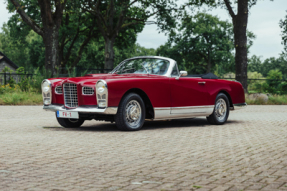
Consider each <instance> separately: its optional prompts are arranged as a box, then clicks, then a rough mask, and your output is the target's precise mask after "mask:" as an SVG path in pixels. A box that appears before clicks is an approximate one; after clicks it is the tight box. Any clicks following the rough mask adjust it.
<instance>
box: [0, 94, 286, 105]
mask: <svg viewBox="0 0 287 191" xmlns="http://www.w3.org/2000/svg"><path fill="white" fill-rule="evenodd" d="M245 101H246V103H247V104H248V105H287V95H272V96H269V97H268V101H267V102H265V101H264V100H263V99H260V98H259V99H255V100H254V99H248V98H246V99H245ZM0 105H43V99H42V95H41V94H39V93H35V92H19V91H17V92H9V93H4V94H0Z"/></svg>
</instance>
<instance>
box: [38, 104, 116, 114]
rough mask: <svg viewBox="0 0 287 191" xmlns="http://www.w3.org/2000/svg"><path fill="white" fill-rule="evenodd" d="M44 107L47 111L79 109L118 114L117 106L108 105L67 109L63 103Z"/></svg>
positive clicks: (78, 110)
mask: <svg viewBox="0 0 287 191" xmlns="http://www.w3.org/2000/svg"><path fill="white" fill-rule="evenodd" d="M43 109H44V110H46V111H53V112H56V111H77V112H79V113H99V114H110V115H115V114H117V111H118V108H117V107H107V108H103V109H102V108H98V107H77V108H74V109H67V108H65V107H64V106H63V105H44V106H43Z"/></svg>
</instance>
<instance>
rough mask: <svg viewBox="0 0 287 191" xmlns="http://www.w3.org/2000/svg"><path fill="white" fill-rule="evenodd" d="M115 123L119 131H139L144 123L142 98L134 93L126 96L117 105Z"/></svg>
mask: <svg viewBox="0 0 287 191" xmlns="http://www.w3.org/2000/svg"><path fill="white" fill-rule="evenodd" d="M115 121H116V125H117V128H118V129H119V130H128V131H136V130H139V129H140V128H141V127H142V126H143V124H144V121H145V105H144V102H143V100H142V98H141V97H140V96H139V95H138V94H135V93H130V94H127V95H126V96H125V97H124V98H123V99H122V101H121V103H120V105H119V108H118V113H117V115H116V116H115Z"/></svg>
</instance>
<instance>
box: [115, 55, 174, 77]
mask: <svg viewBox="0 0 287 191" xmlns="http://www.w3.org/2000/svg"><path fill="white" fill-rule="evenodd" d="M168 67H169V61H167V60H162V59H158V58H138V59H133V60H127V61H125V62H124V63H123V64H121V65H120V66H118V67H117V68H116V69H115V71H113V72H112V73H117V74H131V73H133V74H157V75H164V74H166V72H167V70H168Z"/></svg>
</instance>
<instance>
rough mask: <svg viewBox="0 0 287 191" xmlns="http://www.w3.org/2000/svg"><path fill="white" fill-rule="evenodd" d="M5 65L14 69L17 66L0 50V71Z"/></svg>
mask: <svg viewBox="0 0 287 191" xmlns="http://www.w3.org/2000/svg"><path fill="white" fill-rule="evenodd" d="M5 66H7V67H8V68H9V69H11V70H13V71H16V70H17V68H19V67H18V66H17V65H16V64H15V63H14V62H12V61H11V60H10V59H9V58H8V57H7V56H5V54H3V53H2V52H0V73H1V72H2V71H3V69H4V68H5Z"/></svg>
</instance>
